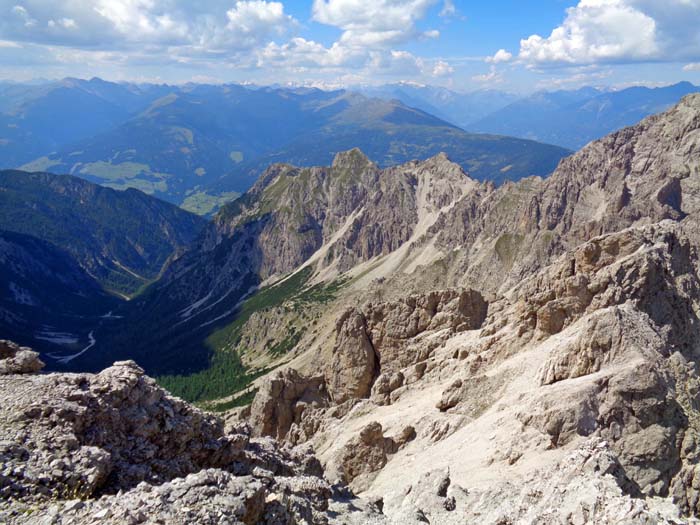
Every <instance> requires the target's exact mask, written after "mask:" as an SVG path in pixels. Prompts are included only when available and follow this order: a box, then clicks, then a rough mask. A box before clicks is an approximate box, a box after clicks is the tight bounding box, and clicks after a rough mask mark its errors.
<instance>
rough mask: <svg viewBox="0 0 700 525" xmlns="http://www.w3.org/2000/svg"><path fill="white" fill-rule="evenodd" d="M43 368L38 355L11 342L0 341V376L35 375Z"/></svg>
mask: <svg viewBox="0 0 700 525" xmlns="http://www.w3.org/2000/svg"><path fill="white" fill-rule="evenodd" d="M42 368H44V363H43V362H42V361H41V359H39V353H38V352H34V351H33V350H32V349H31V348H27V347H25V346H19V345H17V344H15V343H13V342H12V341H5V340H0V375H7V374H35V373H37V372H39V371H40V370H41V369H42Z"/></svg>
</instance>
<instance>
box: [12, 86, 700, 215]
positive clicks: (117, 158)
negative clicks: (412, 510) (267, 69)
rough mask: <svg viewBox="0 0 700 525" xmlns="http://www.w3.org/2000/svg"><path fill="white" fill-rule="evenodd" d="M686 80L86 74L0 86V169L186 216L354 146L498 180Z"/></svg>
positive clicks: (597, 132)
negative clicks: (161, 80) (138, 196)
mask: <svg viewBox="0 0 700 525" xmlns="http://www.w3.org/2000/svg"><path fill="white" fill-rule="evenodd" d="M695 90H697V88H696V87H695V86H693V85H692V84H688V83H682V84H678V85H676V86H671V87H667V88H656V89H649V88H630V89H626V90H621V91H616V92H604V91H601V90H598V89H594V88H583V89H580V90H576V91H557V92H551V93H550V92H541V93H536V94H534V95H532V96H530V97H526V98H522V99H519V98H518V97H516V96H514V95H512V94H508V93H504V92H500V91H497V90H482V91H476V92H473V93H468V94H462V93H457V92H455V91H451V90H448V89H445V88H439V87H432V86H419V85H415V84H410V83H401V84H391V85H386V86H380V87H374V88H362V89H360V88H358V91H345V90H337V91H322V90H319V89H311V88H279V87H274V88H273V87H254V86H241V85H236V84H229V85H221V86H213V85H198V84H190V85H184V86H168V85H154V84H124V83H112V82H106V81H104V80H100V79H97V78H95V79H92V80H79V79H65V80H62V81H59V82H49V83H43V84H38V85H34V84H32V85H24V84H0V168H2V167H6V168H17V167H19V168H21V169H24V170H26V171H51V172H54V173H70V174H72V175H76V176H79V177H82V178H85V179H87V180H90V181H92V182H95V183H99V184H102V185H104V186H108V187H111V188H115V189H125V188H137V189H140V190H142V191H144V192H146V193H148V194H152V195H155V196H158V197H160V198H163V199H165V200H167V201H169V202H171V203H174V204H177V205H179V206H182V207H183V208H185V209H187V210H190V211H194V212H196V213H199V214H209V213H212V212H214V211H215V210H216V209H218V208H219V207H220V206H221V205H222V204H224V203H226V202H228V201H231V200H233V199H235V198H236V197H238V196H239V195H240V194H241V193H243V192H245V191H246V190H247V189H248V188H250V186H251V185H252V184H253V182H254V181H255V180H256V179H257V178H258V176H259V175H260V174H261V173H262V172H263V171H264V170H265V168H266V167H267V166H268V165H270V164H271V163H277V162H281V163H289V164H294V165H297V166H314V165H327V164H329V163H330V162H331V161H332V160H333V157H334V156H335V154H336V153H337V152H339V151H345V150H348V149H351V148H354V147H359V148H361V149H362V151H364V152H365V153H366V154H367V155H368V156H369V158H370V159H371V160H372V161H374V162H375V163H377V165H378V166H380V167H388V166H391V165H396V164H401V163H403V162H406V161H409V160H412V159H425V158H428V157H431V156H433V155H435V154H437V153H439V152H441V151H444V152H446V153H447V155H448V156H449V158H450V159H452V160H453V161H455V162H457V163H458V164H460V165H461V166H462V167H463V168H464V169H465V170H466V171H467V172H469V174H470V175H471V176H472V177H474V178H475V179H477V180H492V181H494V182H495V183H497V184H500V183H502V182H504V181H507V180H519V179H521V178H523V177H527V176H530V175H541V176H546V175H548V174H549V173H551V172H552V171H553V170H554V168H555V167H556V166H557V164H558V162H559V161H560V160H561V159H562V158H563V157H565V156H567V155H569V154H570V153H571V151H570V150H569V148H571V149H576V148H578V147H580V146H581V145H583V144H585V143H586V142H588V141H590V140H592V139H596V138H599V137H600V136H603V135H605V134H606V133H609V132H611V131H613V130H615V129H618V128H620V127H623V126H626V125H629V124H632V123H634V122H636V121H638V120H639V119H641V118H643V117H645V116H647V115H649V114H651V113H654V112H658V111H661V110H664V109H666V108H667V107H668V106H670V105H672V104H674V103H676V102H677V101H678V100H679V99H680V97H681V96H682V95H684V94H686V93H689V92H692V91H695ZM465 129H466V130H468V131H469V132H467V131H464V130H465ZM513 137H517V138H513ZM545 143H551V144H555V145H554V146H551V145H547V144H545Z"/></svg>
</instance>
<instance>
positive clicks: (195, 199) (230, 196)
mask: <svg viewBox="0 0 700 525" xmlns="http://www.w3.org/2000/svg"><path fill="white" fill-rule="evenodd" d="M240 196H241V194H240V193H238V192H235V191H229V192H225V193H221V194H219V195H210V194H208V193H207V192H204V191H198V192H195V193H193V194H192V195H190V196H188V197H187V198H186V199H185V200H184V201H182V204H181V205H180V207H181V208H182V209H184V210H187V211H191V212H192V213H196V214H197V215H212V214H214V213H216V212H217V211H218V210H219V208H221V207H222V206H223V205H224V204H226V203H229V202H231V201H235V200H236V199H237V198H238V197H240Z"/></svg>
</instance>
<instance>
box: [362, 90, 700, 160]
mask: <svg viewBox="0 0 700 525" xmlns="http://www.w3.org/2000/svg"><path fill="white" fill-rule="evenodd" d="M362 91H363V92H364V93H366V94H368V95H372V96H376V97H380V98H385V99H396V100H399V101H401V102H402V103H404V104H406V105H408V106H411V107H415V108H419V109H422V110H423V111H426V112H428V113H431V114H433V115H436V116H438V117H440V118H442V119H444V120H446V121H448V122H451V123H452V124H455V125H456V126H459V127H461V128H462V129H465V130H467V131H470V132H476V133H492V134H497V135H507V136H512V137H519V138H524V139H530V140H534V141H538V142H544V143H547V144H556V145H558V146H562V147H564V148H569V149H573V150H577V149H579V148H581V147H583V146H585V145H586V144H587V143H588V142H591V141H593V140H596V139H599V138H601V137H603V136H605V135H607V134H608V133H611V132H613V131H616V130H618V129H620V128H624V127H627V126H631V125H633V124H636V123H637V122H638V121H640V120H641V119H643V118H644V117H647V116H649V115H652V114H655V113H659V112H661V111H665V110H666V109H668V108H669V107H671V106H673V105H674V104H677V103H678V101H679V100H680V99H681V98H682V97H683V96H685V95H688V94H690V93H694V92H697V91H700V88H699V87H698V86H694V85H693V84H691V83H689V82H681V83H678V84H675V85H672V86H667V87H658V88H648V87H630V88H626V89H622V90H619V91H611V90H603V89H598V88H593V87H583V88H580V89H575V90H559V91H539V92H537V93H534V94H533V95H530V96H527V97H517V96H515V95H513V94H509V93H505V92H502V91H498V90H480V91H474V92H472V93H463V94H462V93H457V92H455V91H451V90H449V89H445V88H440V87H434V86H422V85H417V84H412V83H400V84H390V85H386V86H380V87H374V88H363V89H362Z"/></svg>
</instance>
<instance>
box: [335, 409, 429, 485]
mask: <svg viewBox="0 0 700 525" xmlns="http://www.w3.org/2000/svg"><path fill="white" fill-rule="evenodd" d="M415 437H416V430H415V429H414V428H413V427H412V426H410V425H409V426H407V427H405V428H404V429H403V430H402V431H401V433H400V434H399V435H398V436H396V437H385V436H384V431H383V429H382V425H381V424H379V423H377V422H376V421H373V422H371V423H369V424H368V425H366V426H365V427H363V428H362V429H361V430H360V432H359V433H358V435H357V436H356V437H355V438H353V439H351V440H349V441H348V442H347V443H345V445H343V447H342V449H341V450H340V452H339V454H338V456H337V458H336V459H335V461H334V462H332V463H331V465H330V468H331V469H335V470H337V471H338V474H339V476H340V479H341V480H342V481H343V482H344V483H353V482H354V483H353V486H354V487H355V488H356V489H359V490H361V489H362V488H363V487H364V486H366V483H367V480H368V479H371V475H372V474H373V473H376V472H377V471H378V470H380V469H381V468H382V467H384V465H386V463H387V461H388V458H389V456H390V455H391V454H395V453H396V452H398V451H399V449H401V448H402V447H403V446H405V445H406V444H407V443H409V442H410V441H412V440H413V439H415ZM358 478H362V479H358Z"/></svg>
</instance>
